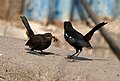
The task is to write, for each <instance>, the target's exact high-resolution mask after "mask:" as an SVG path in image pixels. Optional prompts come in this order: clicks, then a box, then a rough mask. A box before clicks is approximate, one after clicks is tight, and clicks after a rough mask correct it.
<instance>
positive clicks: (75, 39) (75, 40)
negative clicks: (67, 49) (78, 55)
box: [65, 32, 90, 47]
mask: <svg viewBox="0 0 120 81" xmlns="http://www.w3.org/2000/svg"><path fill="white" fill-rule="evenodd" d="M78 33H79V32H74V33H69V34H67V33H66V34H65V37H66V39H67V41H68V42H69V43H70V44H71V45H73V46H74V45H75V46H78V47H89V46H90V44H89V43H88V42H86V41H85V40H84V39H83V35H82V34H81V33H79V34H78Z"/></svg>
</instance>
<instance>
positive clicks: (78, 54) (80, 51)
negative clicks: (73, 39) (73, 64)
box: [76, 49, 82, 58]
mask: <svg viewBox="0 0 120 81" xmlns="http://www.w3.org/2000/svg"><path fill="white" fill-rule="evenodd" d="M81 51H82V49H80V52H79V53H78V54H77V55H76V58H77V57H78V55H79V54H80V53H81Z"/></svg>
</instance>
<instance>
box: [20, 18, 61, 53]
mask: <svg viewBox="0 0 120 81" xmlns="http://www.w3.org/2000/svg"><path fill="white" fill-rule="evenodd" d="M20 18H21V20H22V22H23V24H24V25H25V27H26V29H27V33H26V34H27V36H28V37H29V40H28V41H27V43H26V44H25V45H27V46H29V47H30V48H31V51H34V50H40V51H41V52H42V53H44V52H43V50H45V49H47V48H48V47H49V46H50V45H51V42H52V38H53V39H54V41H59V40H58V39H57V38H56V37H55V36H52V34H51V33H45V34H36V35H35V34H34V32H33V31H32V29H31V27H30V25H29V23H28V21H27V18H26V17H25V16H20Z"/></svg>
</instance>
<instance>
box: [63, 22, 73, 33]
mask: <svg viewBox="0 0 120 81" xmlns="http://www.w3.org/2000/svg"><path fill="white" fill-rule="evenodd" d="M71 29H73V27H72V24H71V22H70V21H65V22H64V30H65V31H66V30H71Z"/></svg>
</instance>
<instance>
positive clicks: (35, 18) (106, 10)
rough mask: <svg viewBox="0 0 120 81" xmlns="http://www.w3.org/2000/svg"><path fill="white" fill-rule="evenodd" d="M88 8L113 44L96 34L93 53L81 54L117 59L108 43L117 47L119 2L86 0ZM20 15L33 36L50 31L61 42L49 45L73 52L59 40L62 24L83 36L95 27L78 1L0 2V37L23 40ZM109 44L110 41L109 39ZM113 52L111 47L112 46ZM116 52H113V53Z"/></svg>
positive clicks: (23, 0)
mask: <svg viewBox="0 0 120 81" xmlns="http://www.w3.org/2000/svg"><path fill="white" fill-rule="evenodd" d="M87 3H88V5H89V8H90V9H91V10H92V11H93V13H94V14H95V15H96V16H97V19H99V20H100V21H107V22H108V24H107V25H105V27H104V28H105V32H107V34H108V35H109V36H108V38H109V37H110V38H112V40H114V42H109V39H108V41H106V39H105V38H104V36H103V35H101V34H100V33H99V32H96V33H95V34H94V36H93V37H92V39H91V41H90V42H91V44H92V46H93V47H94V49H93V50H89V49H86V48H85V49H84V50H83V52H82V53H83V54H91V55H92V54H93V55H96V56H99V57H104V58H108V59H115V60H116V59H118V58H119V57H118V56H119V55H117V56H116V54H115V52H114V51H113V50H112V49H111V47H110V43H115V45H117V47H116V48H118V49H119V47H120V45H119V44H120V40H119V39H120V28H119V25H120V17H119V14H120V0H87ZM20 15H25V16H26V17H27V18H28V19H29V23H30V25H31V28H32V29H33V31H34V32H35V33H40V34H42V33H45V32H51V33H52V34H53V35H55V36H56V37H57V38H58V39H59V40H60V41H61V42H60V44H57V43H52V45H53V46H56V47H59V48H63V49H69V50H73V51H75V50H74V48H72V47H71V46H70V45H69V44H68V43H66V41H65V40H64V38H63V22H64V21H65V20H70V21H71V22H72V23H73V26H74V28H75V29H77V30H78V31H79V32H81V33H82V34H83V35H85V34H86V33H87V32H88V31H89V30H90V29H91V27H94V26H95V25H96V24H95V22H94V21H93V20H92V18H91V17H90V16H89V14H88V12H87V11H86V9H85V6H84V5H83V3H82V2H81V0H0V35H1V36H6V37H13V38H18V39H24V40H27V39H28V38H27V36H26V33H25V32H26V29H25V27H24V25H23V24H22V22H21V20H20V17H19V16H20ZM110 41H111V40H110ZM113 48H114V49H116V48H115V47H113ZM119 51H120V50H118V51H117V54H118V52H119Z"/></svg>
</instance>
